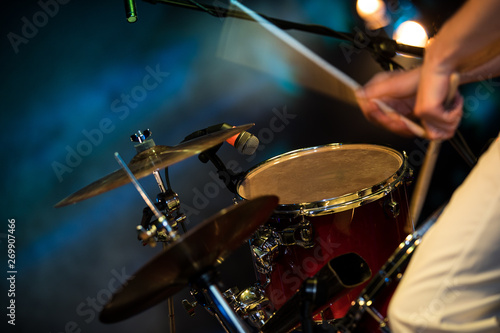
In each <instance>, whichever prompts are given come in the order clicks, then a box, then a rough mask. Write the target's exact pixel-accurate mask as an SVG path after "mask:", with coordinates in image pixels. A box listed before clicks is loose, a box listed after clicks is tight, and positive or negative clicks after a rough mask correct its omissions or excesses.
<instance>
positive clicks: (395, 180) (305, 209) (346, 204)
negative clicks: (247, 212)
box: [236, 143, 408, 216]
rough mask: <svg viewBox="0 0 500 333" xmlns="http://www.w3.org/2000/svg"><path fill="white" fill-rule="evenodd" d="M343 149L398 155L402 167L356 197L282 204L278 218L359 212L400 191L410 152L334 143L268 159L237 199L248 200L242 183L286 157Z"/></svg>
mask: <svg viewBox="0 0 500 333" xmlns="http://www.w3.org/2000/svg"><path fill="white" fill-rule="evenodd" d="M343 146H368V147H374V148H377V149H381V148H383V149H385V150H388V151H390V152H392V153H395V154H396V155H398V156H399V157H400V158H401V161H402V163H401V165H400V167H399V168H398V170H396V172H394V173H393V174H392V175H391V176H390V177H388V178H386V179H384V180H383V181H381V182H379V183H377V184H374V185H372V186H370V187H367V188H363V189H360V190H358V191H357V192H354V193H347V194H345V195H341V196H338V197H335V198H327V199H323V200H319V201H314V202H302V203H294V204H279V205H278V206H277V207H276V209H275V213H277V214H286V215H288V214H291V215H305V216H320V215H326V214H331V213H336V212H342V211H345V210H348V209H352V208H357V207H360V206H362V205H365V204H368V203H370V202H373V201H376V200H378V199H380V198H382V197H384V196H386V195H387V194H389V193H391V192H392V191H393V190H394V189H395V188H396V187H398V186H399V185H400V184H401V183H402V181H403V179H404V177H405V175H406V172H407V170H408V158H407V156H406V152H404V151H403V152H399V151H397V150H395V149H393V148H391V147H387V146H384V145H376V144H370V143H348V144H343V143H330V144H326V145H320V146H314V147H307V148H300V149H295V150H292V151H289V152H286V153H283V154H280V155H277V156H274V157H271V158H270V159H267V160H265V161H263V162H260V163H258V164H257V165H255V166H254V167H252V168H250V169H249V170H248V171H247V172H245V174H244V175H243V177H242V178H241V179H240V180H239V181H238V182H237V184H236V195H237V198H238V199H239V200H248V199H246V198H244V197H242V196H241V195H240V193H239V188H240V186H241V185H242V183H243V182H244V181H245V180H246V178H247V176H248V175H249V174H250V173H252V172H254V171H256V170H257V169H259V168H260V167H262V166H263V165H265V164H268V163H272V162H273V161H275V160H277V159H280V158H282V157H285V156H288V155H292V154H297V153H300V152H307V151H310V150H316V149H320V148H330V149H339V148H341V147H343Z"/></svg>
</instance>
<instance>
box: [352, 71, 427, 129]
mask: <svg viewBox="0 0 500 333" xmlns="http://www.w3.org/2000/svg"><path fill="white" fill-rule="evenodd" d="M419 78H420V70H411V71H406V72H405V71H395V72H381V73H378V74H377V75H375V76H374V77H373V78H372V79H371V80H370V81H369V82H368V83H366V84H365V86H364V87H363V88H362V89H359V90H358V91H356V97H357V100H358V103H359V106H360V107H361V110H362V111H363V114H364V116H365V117H366V119H368V120H369V121H371V122H373V123H375V124H378V125H380V126H382V127H385V128H386V129H388V130H390V131H392V132H395V133H397V134H399V135H402V136H414V133H413V132H412V131H411V130H410V129H409V128H408V127H407V126H406V124H405V122H404V121H403V120H401V116H400V114H401V115H403V116H405V117H407V118H412V116H413V108H414V105H415V97H414V96H415V94H416V91H417V87H418V81H419ZM375 100H379V101H382V102H384V103H386V104H387V105H389V106H390V107H391V108H393V109H394V110H395V111H397V113H386V112H384V111H383V110H381V109H380V107H379V106H378V105H377V104H376V101H375Z"/></svg>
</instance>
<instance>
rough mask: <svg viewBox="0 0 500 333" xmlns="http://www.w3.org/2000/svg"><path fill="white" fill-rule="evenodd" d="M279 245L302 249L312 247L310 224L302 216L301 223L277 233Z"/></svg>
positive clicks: (312, 236)
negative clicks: (295, 246) (294, 246)
mask: <svg viewBox="0 0 500 333" xmlns="http://www.w3.org/2000/svg"><path fill="white" fill-rule="evenodd" d="M276 234H277V235H278V237H279V244H280V245H283V246H293V245H297V246H300V247H302V248H304V249H309V248H311V247H313V246H314V229H313V226H312V224H311V223H310V222H309V221H308V220H306V219H305V217H304V216H303V215H302V221H301V222H300V223H298V224H295V225H292V226H290V227H287V228H285V229H283V230H281V231H277V232H276Z"/></svg>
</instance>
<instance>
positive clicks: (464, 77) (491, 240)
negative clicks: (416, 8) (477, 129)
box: [357, 0, 500, 333]
mask: <svg viewBox="0 0 500 333" xmlns="http://www.w3.org/2000/svg"><path fill="white" fill-rule="evenodd" d="M499 17H500V1H498V0H481V1H479V0H469V1H467V2H466V3H465V4H464V5H463V6H462V8H461V9H460V10H459V11H458V12H457V13H456V14H455V15H454V16H453V17H451V18H450V19H449V20H448V21H447V22H446V23H445V24H444V26H443V27H442V29H441V30H440V31H439V33H438V34H437V36H436V37H435V38H434V40H433V41H432V43H431V44H430V45H429V46H428V47H427V48H426V52H425V57H424V61H423V65H422V66H421V67H419V68H416V69H413V70H410V71H406V72H392V73H381V74H379V75H376V76H375V77H374V78H373V79H372V80H371V81H370V82H368V83H367V84H366V85H365V86H364V88H363V89H361V90H360V91H358V92H357V97H358V101H359V103H360V106H361V108H362V110H363V113H364V115H365V116H366V118H367V119H369V120H371V121H373V122H374V123H377V124H379V125H381V126H383V127H385V128H387V129H389V130H391V131H393V132H396V133H398V134H401V135H405V136H408V135H412V133H411V131H410V130H409V128H408V127H406V125H405V124H404V123H403V122H402V121H401V120H400V119H399V118H398V117H397V115H390V114H384V113H383V112H382V111H381V110H380V109H379V108H378V107H377V105H376V104H375V103H374V102H373V99H380V100H383V101H386V102H387V103H388V104H389V105H391V106H393V107H394V108H395V109H397V111H398V112H400V113H402V114H404V115H409V116H415V117H417V118H420V120H421V122H422V124H423V126H424V128H425V130H426V132H427V135H428V138H430V139H441V140H444V139H449V138H451V137H452V136H453V135H454V133H455V130H456V128H457V127H458V124H459V122H460V119H461V117H462V106H463V98H462V97H461V96H456V99H455V105H454V106H453V107H452V108H451V110H445V109H444V107H443V106H442V105H443V101H444V100H445V96H446V94H447V91H448V88H449V78H450V75H451V74H452V73H454V72H458V73H459V74H460V77H461V83H466V82H472V81H480V80H484V79H485V78H487V79H491V77H494V76H498V75H500V20H499V19H498V18H499ZM499 322H500V140H498V138H497V140H495V142H494V143H492V144H491V146H490V147H489V149H488V151H487V152H486V153H484V155H483V156H482V157H481V158H480V159H479V162H478V164H477V165H476V166H475V168H474V169H473V170H472V172H471V173H470V174H469V176H468V177H467V178H466V180H465V181H464V183H463V184H462V185H461V186H460V187H459V188H458V189H457V190H456V191H455V193H454V195H453V196H452V199H451V201H450V202H449V204H448V205H447V207H446V209H445V211H444V212H443V213H442V215H441V217H440V218H439V220H438V221H437V222H436V224H435V225H434V226H433V227H432V228H431V229H430V231H428V232H427V233H426V235H425V237H424V238H423V242H422V244H421V245H420V246H419V248H418V250H417V251H416V253H415V255H414V257H413V258H412V260H411V262H410V265H409V267H408V269H407V270H406V272H405V274H404V277H403V279H402V281H401V283H400V284H399V286H398V289H397V291H396V293H395V295H394V296H393V298H392V300H391V304H390V307H389V324H390V326H391V328H392V330H393V331H394V332H397V333H399V332H499V331H500V324H499Z"/></svg>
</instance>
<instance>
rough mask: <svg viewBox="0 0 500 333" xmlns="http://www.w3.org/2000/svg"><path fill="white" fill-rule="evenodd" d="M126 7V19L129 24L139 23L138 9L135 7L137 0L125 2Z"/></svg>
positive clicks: (125, 0)
mask: <svg viewBox="0 0 500 333" xmlns="http://www.w3.org/2000/svg"><path fill="white" fill-rule="evenodd" d="M123 4H124V5H125V17H126V18H127V21H128V22H129V23H134V22H135V21H137V7H136V6H135V0H123Z"/></svg>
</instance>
